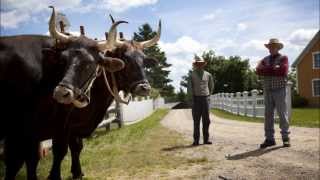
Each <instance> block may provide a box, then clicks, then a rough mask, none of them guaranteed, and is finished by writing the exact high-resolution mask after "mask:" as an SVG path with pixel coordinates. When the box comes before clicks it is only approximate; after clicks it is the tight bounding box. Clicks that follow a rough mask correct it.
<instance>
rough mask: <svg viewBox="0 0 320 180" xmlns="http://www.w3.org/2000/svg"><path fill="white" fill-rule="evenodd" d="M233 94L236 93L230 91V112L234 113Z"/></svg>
mask: <svg viewBox="0 0 320 180" xmlns="http://www.w3.org/2000/svg"><path fill="white" fill-rule="evenodd" d="M233 96H234V93H230V94H229V97H230V101H229V102H230V112H231V113H232V114H234V113H233Z"/></svg>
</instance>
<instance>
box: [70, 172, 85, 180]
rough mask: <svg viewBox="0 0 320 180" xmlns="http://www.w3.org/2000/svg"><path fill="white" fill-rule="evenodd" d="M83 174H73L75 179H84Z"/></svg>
mask: <svg viewBox="0 0 320 180" xmlns="http://www.w3.org/2000/svg"><path fill="white" fill-rule="evenodd" d="M83 176H84V174H83V173H81V174H80V175H77V176H73V177H72V179H73V180H82V179H83V178H82V177H83Z"/></svg>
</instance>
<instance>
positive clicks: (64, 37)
mask: <svg viewBox="0 0 320 180" xmlns="http://www.w3.org/2000/svg"><path fill="white" fill-rule="evenodd" d="M49 8H52V14H51V17H50V21H49V32H50V35H51V36H52V37H53V38H55V39H58V40H60V41H62V42H68V41H69V40H70V36H67V35H65V34H63V33H61V32H59V31H57V29H56V12H55V9H54V7H53V6H49Z"/></svg>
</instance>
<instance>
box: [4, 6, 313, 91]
mask: <svg viewBox="0 0 320 180" xmlns="http://www.w3.org/2000/svg"><path fill="white" fill-rule="evenodd" d="M49 5H54V6H55V7H56V9H57V10H58V11H60V12H62V13H64V14H66V16H67V18H68V19H69V21H70V23H71V27H70V31H71V32H79V26H80V25H84V26H85V32H86V35H87V36H89V37H92V38H99V39H102V38H103V37H104V32H105V31H106V30H107V29H108V28H109V26H110V20H109V18H108V17H107V15H108V14H109V13H111V14H112V15H113V16H114V17H115V18H116V19H117V20H120V19H121V20H126V21H128V22H129V24H121V25H120V26H119V31H122V32H124V34H125V37H126V38H127V39H130V38H131V37H132V34H133V32H136V31H137V30H138V28H139V26H141V25H142V24H143V23H149V24H150V25H151V26H152V27H153V28H154V29H156V28H157V27H156V26H157V23H158V21H159V19H161V20H162V27H163V28H162V37H161V39H160V42H159V45H160V47H161V49H162V50H163V51H165V52H166V55H167V58H168V62H169V63H171V64H172V67H171V68H170V70H171V73H170V76H169V77H170V78H171V79H172V80H173V83H172V84H173V85H174V86H175V87H176V88H177V89H178V88H179V82H180V80H181V76H183V75H185V74H186V73H187V71H188V70H189V69H190V68H191V62H192V57H193V55H194V53H199V54H201V53H202V52H203V51H205V50H210V49H212V50H214V51H215V52H216V54H217V55H223V56H233V55H239V56H241V57H243V58H249V59H250V61H249V62H250V64H251V67H252V68H253V67H255V65H256V64H257V61H259V60H260V59H261V58H262V57H264V56H266V55H267V53H268V51H267V49H265V48H264V45H263V44H264V43H267V41H268V40H269V39H270V38H273V37H275V38H279V39H280V41H282V42H283V43H284V45H285V47H284V49H283V50H282V51H281V52H282V53H284V54H287V55H288V57H289V61H290V63H293V61H294V60H295V58H296V57H297V56H298V55H299V53H300V52H301V51H302V50H303V48H304V47H305V46H306V44H307V43H308V42H309V41H310V39H311V38H312V37H313V36H314V34H315V33H316V32H317V30H319V0H304V1H302V0H268V1H265V0H242V1H239V0H225V1H217V0H189V1H187V0H56V1H54V0H41V1H39V0H24V1H21V0H1V17H0V18H1V27H0V33H1V36H4V35H16V34H46V33H48V24H47V22H48V18H49V16H50V9H49V8H48V6H49Z"/></svg>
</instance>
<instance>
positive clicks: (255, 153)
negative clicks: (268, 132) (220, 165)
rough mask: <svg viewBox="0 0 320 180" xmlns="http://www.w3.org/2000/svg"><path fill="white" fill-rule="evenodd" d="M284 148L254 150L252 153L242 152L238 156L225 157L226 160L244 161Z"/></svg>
mask: <svg viewBox="0 0 320 180" xmlns="http://www.w3.org/2000/svg"><path fill="white" fill-rule="evenodd" d="M281 148H284V147H283V146H276V147H273V148H267V149H255V150H252V151H248V152H243V153H239V154H234V155H231V156H226V159H227V160H241V159H246V158H248V157H258V156H261V155H263V154H266V153H269V152H272V151H275V150H278V149H281Z"/></svg>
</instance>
